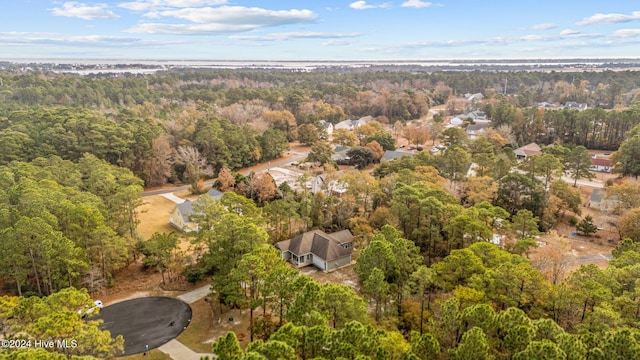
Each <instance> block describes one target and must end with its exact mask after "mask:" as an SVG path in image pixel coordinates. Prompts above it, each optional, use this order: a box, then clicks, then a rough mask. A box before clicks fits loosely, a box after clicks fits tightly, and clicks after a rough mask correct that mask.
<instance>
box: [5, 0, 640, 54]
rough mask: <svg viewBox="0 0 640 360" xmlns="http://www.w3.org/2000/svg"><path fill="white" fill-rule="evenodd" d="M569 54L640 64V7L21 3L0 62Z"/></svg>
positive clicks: (324, 0)
mask: <svg viewBox="0 0 640 360" xmlns="http://www.w3.org/2000/svg"><path fill="white" fill-rule="evenodd" d="M9 3H10V5H9ZM568 57H640V3H639V2H638V1H637V0H634V1H629V0H613V1H602V0H597V1H594V0H584V1H574V0H570V1H563V0H555V1H550V0H538V1H526V0H525V1H517V0H510V1H503V0H497V1H493V0H490V1H468V0H467V1H463V0H442V1H434V2H429V1H424V0H352V1H334V0H296V1H293V0H291V1H287V0H282V1H279V0H272V1H267V0H262V1H244V0H122V1H84V0H78V1H57V0H56V1H53V0H11V1H7V3H5V6H4V9H3V10H2V11H0V60H2V59H17V58H40V59H41V58H46V59H55V58H78V59H82V58H109V59H207V60H213V59H221V60H222V59H224V60H246V59H256V60H269V59H273V60H376V59H379V60H393V59H399V60H413V59H415V60H426V59H500V58H509V59H513V58H568Z"/></svg>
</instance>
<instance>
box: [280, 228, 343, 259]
mask: <svg viewBox="0 0 640 360" xmlns="http://www.w3.org/2000/svg"><path fill="white" fill-rule="evenodd" d="M351 239H353V235H352V234H351V231H349V230H342V231H338V232H334V233H331V234H327V233H325V232H324V231H322V230H312V231H308V232H306V233H303V234H300V235H298V236H295V237H293V238H292V239H289V240H284V241H280V242H278V243H277V244H276V245H275V246H276V247H277V248H278V249H280V250H281V251H287V250H288V251H289V252H291V253H292V254H295V255H297V256H301V255H305V254H309V253H312V254H313V255H314V256H318V257H320V258H322V259H324V260H325V261H334V260H336V259H340V258H342V257H345V256H348V255H349V254H351V249H346V248H344V247H342V246H341V245H342V244H345V243H348V242H350V241H351Z"/></svg>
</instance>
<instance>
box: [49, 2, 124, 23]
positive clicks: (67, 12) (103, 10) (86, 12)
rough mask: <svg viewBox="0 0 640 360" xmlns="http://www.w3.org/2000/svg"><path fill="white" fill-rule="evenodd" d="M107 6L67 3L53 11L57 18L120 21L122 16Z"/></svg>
mask: <svg viewBox="0 0 640 360" xmlns="http://www.w3.org/2000/svg"><path fill="white" fill-rule="evenodd" d="M107 7H108V5H107V4H95V5H92V6H90V5H87V4H82V3H78V2H66V3H64V4H62V7H61V8H53V9H51V13H52V14H53V15H55V16H66V17H76V18H80V19H84V20H94V19H118V18H120V16H118V15H116V14H114V13H113V12H112V11H111V10H108V9H107Z"/></svg>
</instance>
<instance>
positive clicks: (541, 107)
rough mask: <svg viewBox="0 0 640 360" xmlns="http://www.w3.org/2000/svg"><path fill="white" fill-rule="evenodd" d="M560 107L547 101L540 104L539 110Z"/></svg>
mask: <svg viewBox="0 0 640 360" xmlns="http://www.w3.org/2000/svg"><path fill="white" fill-rule="evenodd" d="M557 108H558V105H556V104H551V103H548V102H546V101H543V102H540V103H538V109H557Z"/></svg>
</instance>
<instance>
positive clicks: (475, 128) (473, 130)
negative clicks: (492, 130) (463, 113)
mask: <svg viewBox="0 0 640 360" xmlns="http://www.w3.org/2000/svg"><path fill="white" fill-rule="evenodd" d="M487 129H489V124H488V123H477V124H469V125H467V127H466V128H465V131H466V132H467V135H468V136H469V140H471V141H473V140H475V139H476V138H477V137H478V135H480V134H482V133H483V132H485V131H487Z"/></svg>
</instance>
